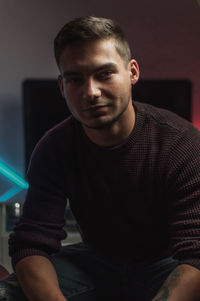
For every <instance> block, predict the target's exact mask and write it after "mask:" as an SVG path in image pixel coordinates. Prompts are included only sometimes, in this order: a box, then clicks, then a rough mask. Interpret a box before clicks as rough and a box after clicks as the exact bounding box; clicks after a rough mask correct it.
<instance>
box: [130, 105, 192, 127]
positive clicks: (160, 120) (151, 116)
mask: <svg viewBox="0 0 200 301" xmlns="http://www.w3.org/2000/svg"><path fill="white" fill-rule="evenodd" d="M134 106H135V110H136V116H137V114H138V115H139V116H140V118H142V119H143V120H144V121H145V122H146V123H147V124H148V125H149V126H152V127H156V128H157V129H161V130H167V131H172V132H177V133H183V132H185V131H188V130H189V131H190V130H191V131H193V130H194V131H197V130H196V129H195V128H194V126H193V125H192V123H191V122H189V121H188V120H186V119H184V118H182V117H180V116H179V115H177V114H175V113H174V112H171V111H169V110H166V109H162V108H158V107H156V106H153V105H150V104H147V103H142V102H137V101H134Z"/></svg>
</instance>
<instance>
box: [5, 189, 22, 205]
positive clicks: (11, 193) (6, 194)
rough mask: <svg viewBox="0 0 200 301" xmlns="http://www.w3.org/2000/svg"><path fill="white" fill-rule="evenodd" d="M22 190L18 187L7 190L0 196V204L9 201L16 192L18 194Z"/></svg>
mask: <svg viewBox="0 0 200 301" xmlns="http://www.w3.org/2000/svg"><path fill="white" fill-rule="evenodd" d="M21 190H22V189H21V188H20V187H19V186H15V187H13V188H11V189H10V190H8V191H7V192H6V193H4V194H3V195H1V196H0V203H2V202H6V201H8V200H10V199H11V198H12V197H13V196H14V195H16V194H17V193H18V192H20V191H21Z"/></svg>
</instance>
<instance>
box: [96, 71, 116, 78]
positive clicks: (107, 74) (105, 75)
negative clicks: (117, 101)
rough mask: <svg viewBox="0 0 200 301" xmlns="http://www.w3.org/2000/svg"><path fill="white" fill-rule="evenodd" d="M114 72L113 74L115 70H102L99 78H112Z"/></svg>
mask: <svg viewBox="0 0 200 301" xmlns="http://www.w3.org/2000/svg"><path fill="white" fill-rule="evenodd" d="M112 74H113V71H110V70H109V71H104V72H101V73H99V74H98V75H97V77H98V78H100V79H105V80H106V79H109V78H111V76H112Z"/></svg>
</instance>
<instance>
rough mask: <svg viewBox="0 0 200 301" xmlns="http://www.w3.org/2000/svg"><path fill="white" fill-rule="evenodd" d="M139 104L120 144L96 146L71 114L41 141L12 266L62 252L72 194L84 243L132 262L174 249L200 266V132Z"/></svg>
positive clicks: (12, 248) (184, 259) (12, 240)
mask: <svg viewBox="0 0 200 301" xmlns="http://www.w3.org/2000/svg"><path fill="white" fill-rule="evenodd" d="M134 108H135V112H136V121H135V127H134V129H133V131H132V133H131V134H130V136H129V138H128V140H127V141H126V142H125V143H124V144H123V145H120V146H118V147H113V148H105V147H100V146H98V145H95V144H94V143H93V142H91V141H90V140H89V138H88V137H87V136H86V134H85V133H84V131H83V129H82V127H81V125H80V123H79V122H78V121H76V120H75V119H74V118H73V117H72V116H71V117H69V118H68V119H66V120H64V121H63V122H62V123H60V124H58V125H57V126H55V127H54V128H53V129H51V130H50V131H48V132H47V133H46V135H45V136H44V137H43V138H42V139H41V140H40V142H39V143H38V144H37V146H36V148H35V150H34V152H33V155H32V159H31V164H30V167H29V170H28V181H29V189H28V192H27V197H26V201H25V204H24V210H23V216H22V218H21V220H20V222H19V223H18V224H17V226H16V227H15V230H14V233H12V234H11V236H10V239H9V250H10V251H9V252H10V255H11V257H12V262H13V266H14V267H15V265H16V263H17V262H18V261H19V260H21V259H22V258H24V257H26V256H30V255H42V256H46V257H48V256H50V255H51V254H52V253H56V252H58V251H59V250H60V247H61V240H63V239H64V238H65V237H66V233H65V231H64V230H63V226H64V225H65V218H64V213H65V207H66V202H67V200H69V202H70V206H71V209H72V212H73V214H74V216H75V218H76V221H77V223H78V225H79V228H80V232H81V235H82V238H83V241H84V242H86V243H87V244H89V245H90V246H91V247H93V248H95V249H97V250H98V251H99V252H102V253H105V254H107V255H108V256H112V257H116V258H118V259H120V260H122V261H131V262H144V261H147V260H148V261H151V260H152V261H154V260H156V259H159V258H163V257H165V256H168V255H171V256H173V257H174V258H178V259H179V260H180V263H186V264H189V265H192V266H195V267H197V268H199V269H200V132H199V131H198V130H197V129H195V128H194V127H193V126H192V124H191V123H189V122H187V121H185V120H183V119H182V118H180V117H178V116H177V115H175V114H174V113H171V112H168V111H166V110H162V109H158V108H155V107H153V106H150V105H147V104H144V103H138V102H134Z"/></svg>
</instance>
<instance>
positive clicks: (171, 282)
mask: <svg viewBox="0 0 200 301" xmlns="http://www.w3.org/2000/svg"><path fill="white" fill-rule="evenodd" d="M152 301H200V271H199V270H198V269H196V268H194V267H192V266H190V265H187V264H181V265H179V266H177V267H176V268H175V269H174V270H173V271H172V272H171V274H170V275H169V277H168V278H167V279H166V281H165V282H164V284H163V285H162V287H161V289H160V290H159V291H158V293H157V295H156V296H155V297H154V298H153V299H152Z"/></svg>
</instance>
